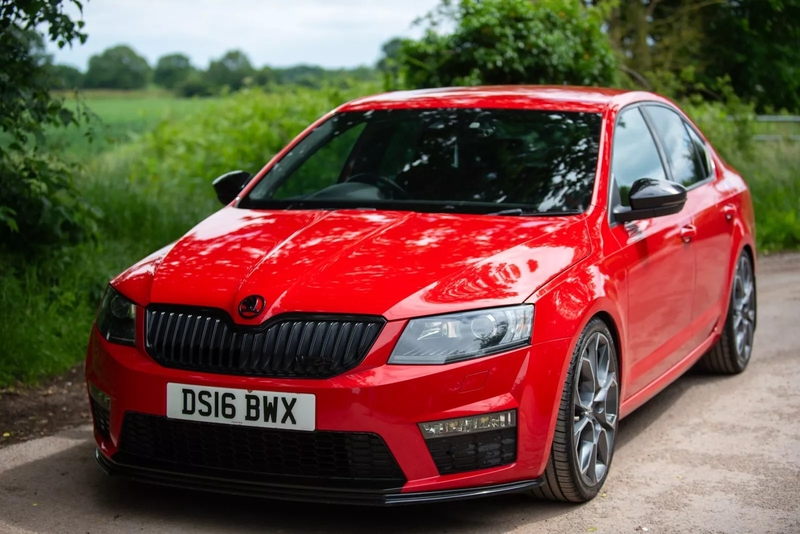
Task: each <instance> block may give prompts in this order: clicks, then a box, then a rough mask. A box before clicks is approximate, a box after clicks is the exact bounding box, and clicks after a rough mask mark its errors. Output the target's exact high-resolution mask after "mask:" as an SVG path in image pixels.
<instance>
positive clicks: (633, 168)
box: [611, 108, 666, 206]
mask: <svg viewBox="0 0 800 534" xmlns="http://www.w3.org/2000/svg"><path fill="white" fill-rule="evenodd" d="M613 150H614V152H613V154H612V156H611V174H612V175H613V177H614V180H615V181H616V183H617V187H619V194H620V202H621V204H622V205H623V206H629V205H630V203H629V201H628V192H629V191H630V189H631V185H633V182H635V181H636V180H638V179H639V178H655V179H656V180H665V179H666V175H665V174H664V166H663V164H662V163H661V157H660V156H659V155H658V149H657V148H656V143H655V141H654V140H653V136H652V135H651V134H650V129H649V128H648V127H647V123H646V122H645V121H644V118H643V117H642V113H641V111H639V108H632V109H629V110H627V111H623V112H622V113H621V114H620V116H619V119H618V120H617V126H616V128H615V129H614V145H613Z"/></svg>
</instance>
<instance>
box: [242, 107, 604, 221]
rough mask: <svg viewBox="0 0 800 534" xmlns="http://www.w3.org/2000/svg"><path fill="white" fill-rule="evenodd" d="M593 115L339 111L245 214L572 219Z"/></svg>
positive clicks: (253, 195)
mask: <svg viewBox="0 0 800 534" xmlns="http://www.w3.org/2000/svg"><path fill="white" fill-rule="evenodd" d="M600 123H601V116H600V114H597V113H577V112H563V111H541V110H509V109H414V110H412V109H403V110H381V111H367V112H345V113H339V114H336V115H334V116H333V117H331V118H330V119H328V120H327V121H325V122H324V123H322V124H321V125H319V126H318V127H317V128H315V129H314V130H313V131H312V132H311V133H309V134H308V135H307V136H306V137H305V138H303V140H301V141H300V142H299V143H298V144H297V145H296V146H295V147H294V148H293V149H292V150H291V151H290V152H288V153H287V154H286V155H285V156H284V157H283V158H282V159H281V160H280V161H278V162H277V163H276V164H275V165H274V166H273V167H272V168H271V169H270V170H269V172H268V173H267V174H266V175H265V176H264V177H263V178H262V179H261V181H260V182H259V183H258V184H257V185H256V186H255V187H254V188H253V190H252V191H251V192H250V194H249V195H248V196H247V197H246V198H244V199H243V200H242V202H241V203H240V204H239V206H240V207H243V208H257V209H258V208H262V209H274V208H278V209H324V208H333V209H335V208H373V209H401V210H411V211H439V212H467V213H501V214H509V215H514V214H517V215H523V214H537V213H562V214H564V213H578V212H581V211H583V210H584V209H586V207H587V206H588V204H589V202H590V201H591V196H592V188H593V185H594V177H595V171H596V166H597V153H598V144H599V138H600Z"/></svg>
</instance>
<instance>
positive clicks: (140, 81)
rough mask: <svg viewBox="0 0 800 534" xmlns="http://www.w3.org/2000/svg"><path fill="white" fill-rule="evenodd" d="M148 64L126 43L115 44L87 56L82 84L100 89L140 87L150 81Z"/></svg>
mask: <svg viewBox="0 0 800 534" xmlns="http://www.w3.org/2000/svg"><path fill="white" fill-rule="evenodd" d="M150 71H151V69H150V65H148V64H147V60H146V59H145V58H143V57H142V56H140V55H138V54H137V53H136V52H135V51H134V50H133V49H132V48H130V47H129V46H126V45H117V46H114V47H111V48H109V49H107V50H105V51H104V52H103V53H102V54H100V55H94V56H92V57H91V58H89V70H88V71H86V77H85V79H84V86H85V87H87V88H102V89H142V88H144V87H146V86H147V82H148V81H150V74H151V72H150Z"/></svg>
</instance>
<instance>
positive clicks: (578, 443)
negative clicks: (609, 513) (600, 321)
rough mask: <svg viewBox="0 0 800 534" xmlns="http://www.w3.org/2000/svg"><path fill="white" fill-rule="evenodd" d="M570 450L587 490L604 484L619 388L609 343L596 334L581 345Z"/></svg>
mask: <svg viewBox="0 0 800 534" xmlns="http://www.w3.org/2000/svg"><path fill="white" fill-rule="evenodd" d="M574 384H575V386H574V402H573V405H574V413H573V425H572V432H573V447H575V458H576V460H577V469H578V472H579V473H580V475H581V478H582V479H583V483H584V484H585V485H586V486H588V487H594V486H596V485H597V484H598V483H600V482H602V481H603V478H604V476H605V474H606V472H607V470H608V465H609V463H610V461H611V453H612V451H613V450H614V438H615V435H616V430H617V420H618V419H619V385H618V382H617V369H616V361H615V359H614V357H613V355H612V353H611V342H610V341H609V339H608V337H606V336H605V335H604V334H602V333H600V332H595V333H594V334H592V336H591V337H590V338H589V339H588V340H587V342H586V344H585V345H584V348H583V352H582V354H581V359H580V361H579V363H578V368H577V370H576V375H575V380H574Z"/></svg>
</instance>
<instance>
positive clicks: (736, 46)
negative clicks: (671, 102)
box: [590, 0, 800, 110]
mask: <svg viewBox="0 0 800 534" xmlns="http://www.w3.org/2000/svg"><path fill="white" fill-rule="evenodd" d="M590 1H592V3H596V4H598V6H600V7H602V6H604V5H610V6H611V8H610V9H608V26H607V27H608V34H609V36H610V38H611V41H612V44H613V46H614V48H615V49H616V50H617V51H618V53H619V56H620V57H622V58H624V64H623V65H622V69H623V70H624V71H625V72H626V73H627V74H628V75H629V77H630V80H631V82H632V83H633V84H634V85H637V86H641V87H644V88H646V89H656V90H660V91H667V92H669V93H672V96H675V97H683V96H686V95H688V94H701V95H702V96H703V97H705V98H708V97H709V96H715V97H719V96H722V94H723V93H724V92H725V90H723V89H720V88H721V86H722V85H726V84H727V83H728V82H720V81H719V80H721V79H729V83H730V86H731V87H732V88H733V90H734V91H735V93H736V94H737V95H739V96H741V97H744V98H745V99H747V100H751V101H754V102H755V103H757V104H758V107H759V109H761V110H764V109H768V108H787V109H793V110H800V69H798V68H797V65H798V64H800V47H798V46H796V43H798V42H800V0H618V1H615V2H613V3H610V4H609V3H608V2H607V0H590Z"/></svg>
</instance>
